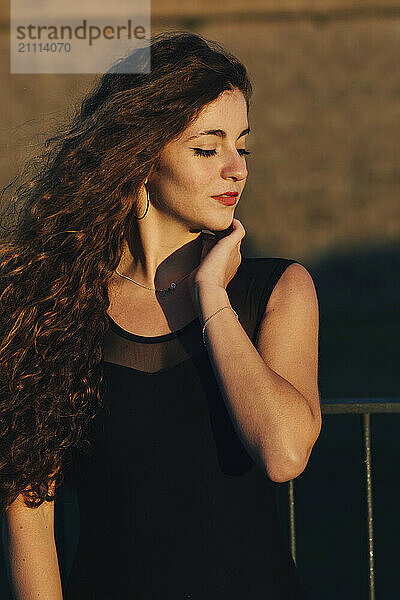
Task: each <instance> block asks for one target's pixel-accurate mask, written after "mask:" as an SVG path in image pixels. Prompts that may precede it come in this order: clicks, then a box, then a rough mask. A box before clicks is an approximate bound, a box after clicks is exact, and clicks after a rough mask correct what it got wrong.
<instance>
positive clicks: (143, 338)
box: [107, 313, 199, 344]
mask: <svg viewBox="0 0 400 600" xmlns="http://www.w3.org/2000/svg"><path fill="white" fill-rule="evenodd" d="M107 316H108V322H109V324H110V329H112V330H113V331H114V333H117V334H118V335H120V336H122V337H124V338H126V339H128V340H137V341H139V342H144V343H149V344H152V343H157V342H163V341H166V340H170V339H172V338H174V337H176V336H178V335H179V334H180V333H186V331H187V330H189V329H191V328H192V327H193V326H194V325H196V324H197V323H199V317H195V318H194V319H193V320H192V321H190V322H189V323H187V324H186V325H184V326H183V327H181V328H180V329H176V330H175V331H171V332H169V333H164V334H162V335H153V336H147V335H138V334H137V333H131V332H130V331H126V329H123V328H122V327H121V326H120V325H118V323H116V322H115V321H114V320H113V319H112V318H111V317H110V315H109V314H108V313H107Z"/></svg>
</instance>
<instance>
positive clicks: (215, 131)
mask: <svg viewBox="0 0 400 600" xmlns="http://www.w3.org/2000/svg"><path fill="white" fill-rule="evenodd" d="M246 133H250V127H247V129H243V131H242V133H241V134H240V135H239V136H238V138H237V139H239V138H241V137H242V136H243V135H246ZM202 135H216V136H218V137H220V138H222V139H224V138H226V132H225V131H223V130H222V129H207V130H206V131H200V133H197V134H196V135H191V136H190V137H188V138H187V139H186V141H187V142H188V141H189V140H193V139H195V138H198V137H200V136H202Z"/></svg>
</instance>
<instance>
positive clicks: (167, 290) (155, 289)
mask: <svg viewBox="0 0 400 600" xmlns="http://www.w3.org/2000/svg"><path fill="white" fill-rule="evenodd" d="M115 272H116V274H117V275H119V276H120V277H123V278H124V279H128V280H129V281H132V283H135V284H136V285H140V287H143V288H145V289H146V290H152V291H153V292H169V291H171V290H173V289H174V288H176V286H177V285H179V284H180V283H181V281H183V280H184V279H186V277H189V275H190V274H191V273H192V271H191V272H190V273H188V274H187V275H185V277H182V279H180V280H179V281H177V282H175V281H173V282H172V283H170V284H169V286H168V287H167V288H164V289H162V290H158V289H157V288H150V287H147V286H146V285H142V284H141V283H138V282H137V281H135V280H134V279H132V278H131V277H128V276H127V275H122V273H119V271H118V270H117V269H115Z"/></svg>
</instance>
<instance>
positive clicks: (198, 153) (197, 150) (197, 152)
mask: <svg viewBox="0 0 400 600" xmlns="http://www.w3.org/2000/svg"><path fill="white" fill-rule="evenodd" d="M191 150H194V151H195V152H194V155H195V156H215V155H216V153H217V151H216V150H203V148H191ZM238 153H239V154H240V155H241V156H243V155H245V154H251V152H249V151H248V150H245V149H244V148H238Z"/></svg>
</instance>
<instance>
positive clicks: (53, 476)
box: [0, 31, 252, 514]
mask: <svg viewBox="0 0 400 600" xmlns="http://www.w3.org/2000/svg"><path fill="white" fill-rule="evenodd" d="M149 46H150V57H151V69H149V68H148V67H149V64H148V62H146V61H148V60H149V52H148V49H149ZM149 46H147V51H146V50H145V48H146V47H142V48H138V49H135V50H134V51H133V52H131V53H130V54H129V56H127V57H124V58H121V59H120V61H118V62H117V63H116V64H115V65H114V67H113V68H112V69H110V70H109V71H108V72H107V73H105V74H104V75H102V76H101V77H100V80H99V81H98V82H97V83H96V85H95V87H94V89H93V90H92V91H91V92H90V94H88V95H87V96H86V97H85V98H84V99H83V101H82V102H81V104H80V105H79V108H77V109H76V110H75V114H74V115H73V117H72V122H70V123H69V125H68V126H67V127H66V128H65V127H64V128H63V130H61V131H60V129H58V131H57V132H56V135H53V136H52V137H50V138H48V139H47V140H46V142H45V148H46V150H45V151H44V152H43V153H42V154H40V155H39V160H36V164H35V172H34V174H33V175H31V176H30V177H29V180H28V181H26V182H25V183H23V184H22V185H20V186H18V187H17V189H16V192H15V193H14V194H13V195H12V197H11V200H13V202H14V206H17V207H18V219H17V221H16V222H14V224H13V225H10V226H9V227H8V228H4V227H3V229H4V232H3V234H2V239H1V241H0V252H1V259H0V438H1V445H0V496H1V498H0V506H1V512H2V514H4V512H5V511H6V510H7V508H8V506H9V505H10V504H11V503H12V502H13V501H14V500H15V499H16V498H17V497H18V496H19V495H20V494H21V496H22V498H23V501H24V503H25V505H26V506H28V507H29V508H33V507H37V506H40V505H41V504H42V503H43V502H44V501H53V500H54V499H55V490H56V488H57V487H59V486H60V485H61V484H62V483H63V481H64V473H65V469H66V468H67V466H68V465H70V464H71V461H73V457H74V453H76V452H83V453H84V454H85V453H88V452H89V451H90V448H91V442H90V439H89V437H88V436H87V433H88V430H89V425H90V424H91V422H92V419H93V418H94V417H95V416H96V414H97V413H98V411H99V410H100V409H101V408H102V406H103V401H102V399H103V391H104V380H103V366H102V343H103V338H104V335H105V333H106V331H107V329H108V326H109V325H108V319H107V309H108V307H109V304H110V300H109V296H108V289H109V283H110V280H111V277H112V275H113V272H114V270H115V269H116V268H117V267H118V263H119V261H120V258H121V254H122V247H123V239H124V232H125V231H126V227H128V224H130V226H132V222H134V221H135V219H134V217H135V200H136V198H137V194H138V191H139V188H140V187H141V185H142V184H143V182H144V180H145V179H146V177H148V176H149V174H151V172H152V170H153V169H155V168H156V167H157V160H158V158H159V155H160V152H161V151H162V149H163V147H164V146H165V145H166V144H168V143H169V142H170V141H172V140H173V139H175V138H176V137H177V136H179V135H180V134H181V133H182V132H183V131H184V130H185V129H186V127H187V126H188V125H189V124H191V123H192V122H193V121H194V120H195V119H196V117H197V116H198V114H199V112H200V111H201V109H202V108H203V107H204V106H205V105H207V104H208V103H209V102H211V101H213V100H215V99H216V98H217V97H218V96H219V95H220V94H221V93H222V92H223V91H224V90H230V89H234V88H238V89H240V90H241V91H242V93H243V95H244V97H245V99H246V102H247V110H249V102H250V98H251V94H252V88H251V83H250V81H249V78H248V75H247V71H246V68H245V67H244V66H243V64H242V63H241V62H240V61H239V60H238V59H237V58H236V57H234V56H233V55H231V54H230V53H229V52H227V51H226V50H225V49H224V48H223V47H222V46H221V45H220V44H218V43H217V42H214V41H210V40H207V39H206V38H204V37H203V36H201V35H198V34H193V33H189V32H185V31H170V32H164V33H161V34H158V35H155V36H152V38H151V40H150V44H149ZM132 66H134V69H132ZM146 67H147V72H146ZM132 70H135V72H134V73H132V72H130V71H132ZM139 70H140V71H141V72H138V71H139ZM9 187H10V186H6V188H5V189H7V188H9ZM5 189H3V194H4V191H5ZM7 206H8V207H9V206H10V204H8V205H7Z"/></svg>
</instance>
